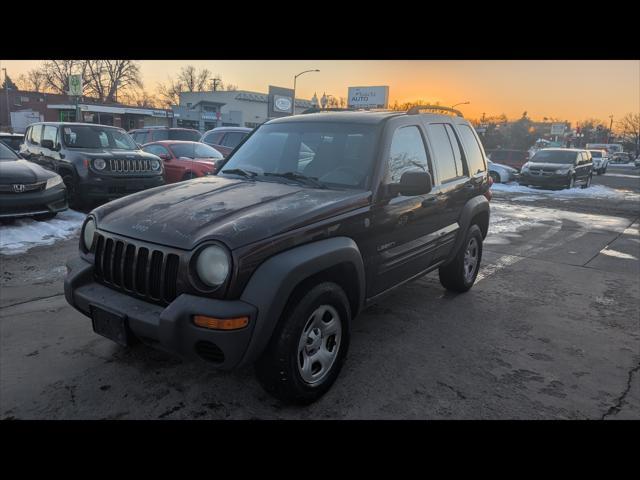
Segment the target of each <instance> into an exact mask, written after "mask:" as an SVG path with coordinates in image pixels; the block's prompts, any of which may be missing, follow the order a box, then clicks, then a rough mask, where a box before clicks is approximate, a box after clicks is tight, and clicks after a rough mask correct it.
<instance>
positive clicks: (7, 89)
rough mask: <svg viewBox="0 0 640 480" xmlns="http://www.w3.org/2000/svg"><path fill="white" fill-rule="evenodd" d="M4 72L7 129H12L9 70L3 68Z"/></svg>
mask: <svg viewBox="0 0 640 480" xmlns="http://www.w3.org/2000/svg"><path fill="white" fill-rule="evenodd" d="M2 70H3V71H4V94H5V99H6V101H7V128H9V129H11V112H10V111H9V80H8V79H7V69H6V67H3V68H2Z"/></svg>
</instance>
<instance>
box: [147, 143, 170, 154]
mask: <svg viewBox="0 0 640 480" xmlns="http://www.w3.org/2000/svg"><path fill="white" fill-rule="evenodd" d="M142 150H143V151H145V152H147V153H152V154H154V155H158V156H160V155H163V154H168V153H169V152H168V151H167V149H166V148H164V147H163V146H162V145H147V146H146V147H144V148H143V149H142Z"/></svg>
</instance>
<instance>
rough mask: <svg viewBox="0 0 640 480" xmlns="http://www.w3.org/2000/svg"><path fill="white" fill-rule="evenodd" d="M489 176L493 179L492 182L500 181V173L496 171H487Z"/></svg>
mask: <svg viewBox="0 0 640 480" xmlns="http://www.w3.org/2000/svg"><path fill="white" fill-rule="evenodd" d="M489 176H490V177H491V178H492V179H493V183H500V175H498V174H497V173H496V172H489Z"/></svg>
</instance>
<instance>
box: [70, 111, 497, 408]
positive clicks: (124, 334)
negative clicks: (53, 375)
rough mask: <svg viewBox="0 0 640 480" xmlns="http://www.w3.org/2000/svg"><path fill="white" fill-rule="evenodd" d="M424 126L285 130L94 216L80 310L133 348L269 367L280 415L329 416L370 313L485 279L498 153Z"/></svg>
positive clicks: (348, 123)
mask: <svg viewBox="0 0 640 480" xmlns="http://www.w3.org/2000/svg"><path fill="white" fill-rule="evenodd" d="M438 108H439V109H440V110H443V107H438ZM422 111H424V110H419V109H412V110H410V111H409V112H340V113H334V112H332V113H314V114H309V115H296V116H292V117H287V118H281V119H276V120H271V121H269V122H267V123H265V124H263V125H262V126H260V127H258V129H257V130H256V131H255V132H254V133H253V134H252V135H251V136H250V137H249V138H248V139H247V140H246V141H245V142H244V143H243V144H242V145H240V147H239V148H238V149H237V150H235V151H234V153H233V154H232V155H231V156H230V157H229V159H228V161H227V163H226V164H225V165H224V166H223V167H222V171H221V172H220V173H219V174H218V175H217V176H213V177H203V178H198V179H195V180H191V181H189V182H184V183H178V184H173V185H167V186H165V187H161V188H159V189H155V190H154V191H150V192H141V193H138V194H136V195H133V196H130V197H128V198H123V199H120V200H116V201H114V202H111V203H109V204H107V205H104V206H102V207H99V208H97V209H95V210H93V212H91V213H90V214H89V215H88V217H87V220H85V222H84V224H83V227H82V231H81V235H80V238H81V240H80V257H79V258H76V259H74V260H71V261H70V262H69V263H68V264H67V267H68V271H69V273H68V274H67V277H66V279H65V295H66V298H67V301H68V302H69V303H70V304H71V305H73V306H74V307H75V308H76V309H78V310H79V311H80V312H82V313H84V314H85V315H87V316H89V317H91V318H92V322H93V323H92V324H93V328H94V330H95V331H96V332H97V333H99V334H101V335H104V336H106V337H108V338H111V339H112V340H114V341H116V342H118V343H120V344H122V345H128V344H130V343H132V342H134V341H136V340H141V341H142V342H144V343H147V344H149V345H154V346H157V347H158V348H162V349H164V350H167V351H170V352H175V353H178V354H181V355H183V356H187V357H199V358H201V359H204V360H207V361H209V362H211V363H212V364H213V365H215V366H217V367H219V368H222V369H230V368H234V367H237V366H239V365H245V364H255V368H256V373H257V377H258V379H259V381H260V382H261V384H262V385H263V386H264V387H265V389H266V390H267V391H269V392H271V393H272V394H274V395H275V396H276V397H278V398H280V399H281V400H283V401H285V402H293V403H302V404H304V403H309V402H312V401H314V400H316V399H317V398H319V397H320V396H321V395H322V394H323V393H325V392H326V391H327V390H328V389H329V388H330V386H331V385H332V383H333V382H334V380H335V379H336V377H337V375H338V373H339V371H340V368H341V366H342V363H343V361H344V359H345V356H346V353H347V349H348V346H349V337H350V331H351V322H352V319H353V318H354V317H355V316H356V315H357V314H358V313H359V312H360V311H361V310H362V309H363V307H364V306H367V305H370V304H371V303H373V302H375V301H377V300H378V299H379V298H380V297H381V296H382V295H383V294H386V293H387V292H389V291H390V290H391V289H392V288H394V287H397V286H399V285H401V284H403V283H405V282H407V281H410V280H413V279H416V278H418V277H420V276H422V275H425V274H426V273H428V272H430V271H433V270H436V269H437V270H438V271H439V275H440V281H441V283H442V285H444V287H446V288H447V289H449V290H452V291H455V292H465V291H467V290H469V289H470V288H471V286H472V285H473V283H474V281H475V278H476V275H477V273H478V269H479V266H480V259H481V257H482V242H483V239H484V238H485V237H486V235H487V229H488V225H489V202H488V200H487V198H486V197H485V195H487V193H488V190H489V185H490V183H489V177H488V175H487V165H486V160H485V156H484V152H483V149H482V147H481V144H480V141H479V139H478V137H477V135H476V134H475V131H474V129H473V127H472V126H471V124H470V123H469V122H468V121H466V120H465V119H463V118H461V117H458V116H450V115H436V114H431V113H430V114H421V113H420V112H422ZM427 312H428V308H427V306H426V305H425V314H428V313H427ZM380 354H381V355H384V353H380Z"/></svg>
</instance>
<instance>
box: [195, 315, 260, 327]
mask: <svg viewBox="0 0 640 480" xmlns="http://www.w3.org/2000/svg"><path fill="white" fill-rule="evenodd" d="M193 323H195V324H196V325H197V326H198V327H202V328H210V329H212V330H238V329H240V328H244V327H246V326H247V325H248V324H249V317H237V318H214V317H207V316H205V315H194V316H193Z"/></svg>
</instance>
